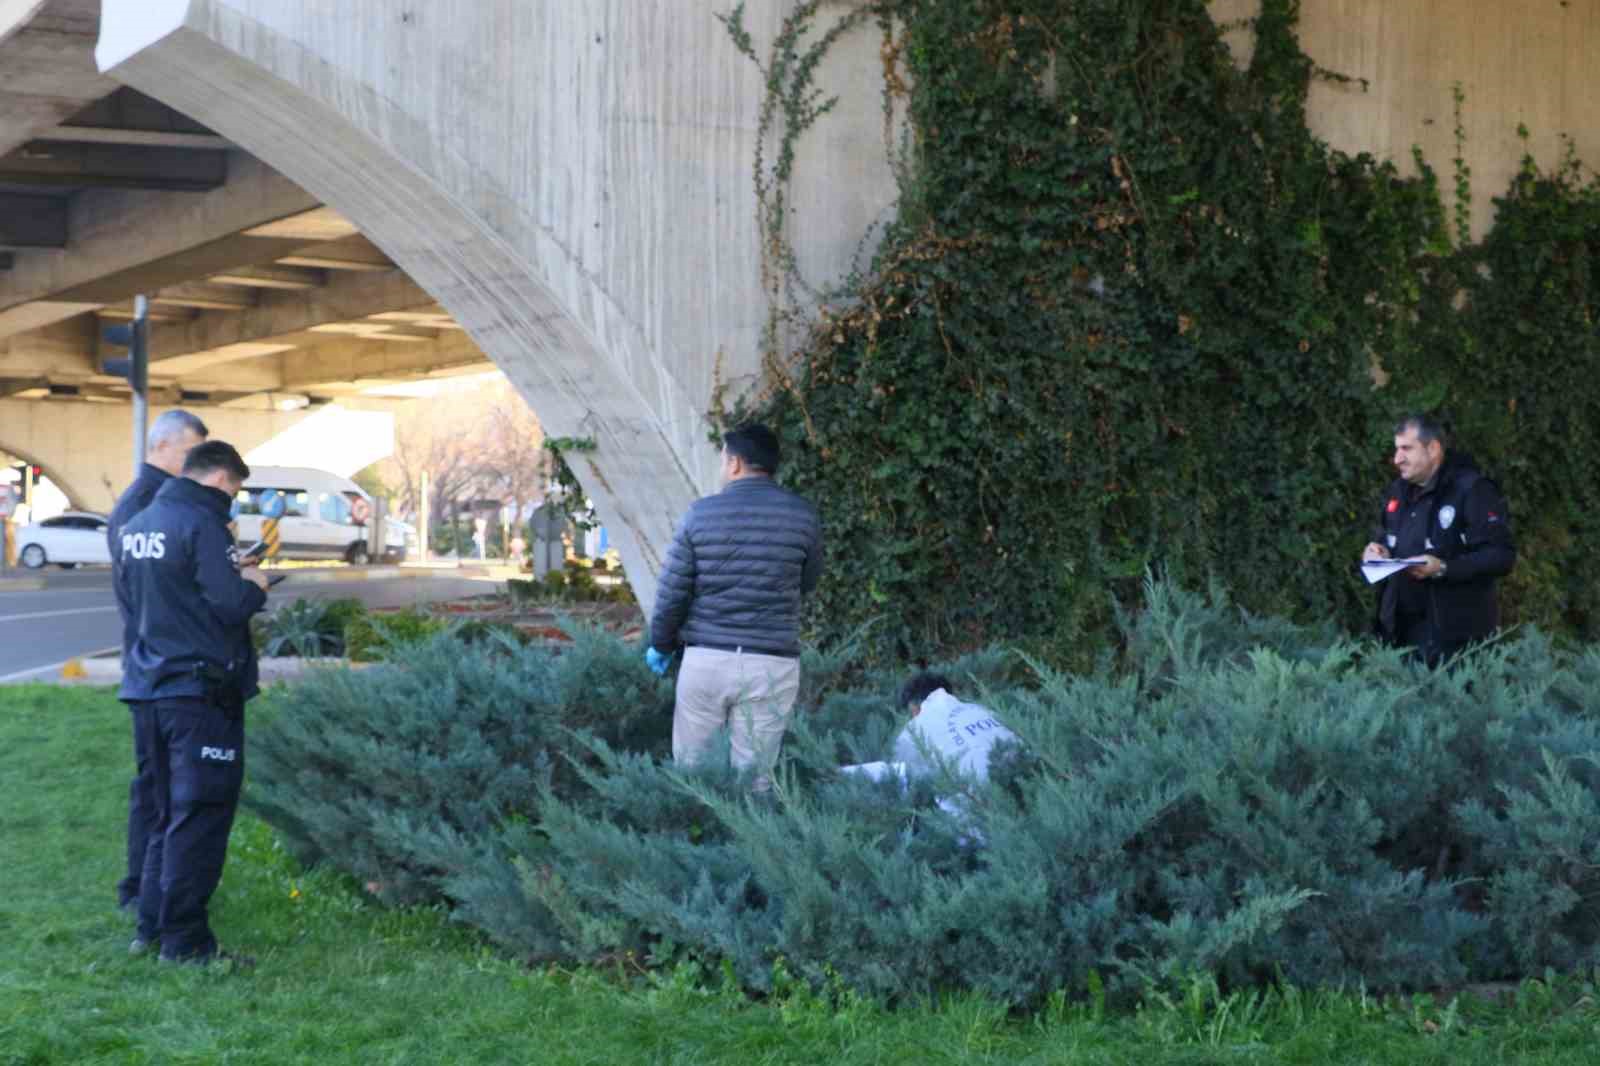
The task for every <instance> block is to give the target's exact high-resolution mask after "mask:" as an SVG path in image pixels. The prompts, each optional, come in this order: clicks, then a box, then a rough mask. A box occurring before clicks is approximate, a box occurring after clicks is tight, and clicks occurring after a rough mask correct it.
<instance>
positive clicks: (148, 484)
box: [106, 463, 172, 661]
mask: <svg viewBox="0 0 1600 1066" xmlns="http://www.w3.org/2000/svg"><path fill="white" fill-rule="evenodd" d="M171 480H172V475H171V474H169V473H167V472H166V471H165V470H163V469H161V468H160V467H159V466H151V465H150V464H149V463H145V464H144V465H143V466H142V467H140V468H139V476H138V477H137V478H135V479H134V481H133V484H132V485H129V486H128V487H127V488H126V489H124V490H123V493H122V495H121V496H119V497H118V498H117V505H116V506H115V507H113V508H112V509H111V519H110V521H108V522H107V523H106V543H107V544H108V545H110V547H111V587H112V588H113V589H114V590H115V591H116V595H117V613H118V614H119V615H121V616H122V658H123V660H124V661H126V660H127V658H128V649H130V648H132V647H133V638H134V636H135V635H136V630H135V629H134V628H133V604H131V603H129V602H128V600H127V597H126V596H125V595H124V594H123V592H122V582H120V581H118V580H117V571H118V570H119V569H120V566H121V563H122V527H123V526H125V525H127V524H128V522H129V521H130V520H132V518H133V517H134V515H137V514H138V513H139V512H140V511H142V510H144V509H145V508H146V507H149V506H150V501H151V500H154V499H155V498H156V493H157V492H159V491H160V490H161V486H162V485H165V484H166V483H167V482H169V481H171Z"/></svg>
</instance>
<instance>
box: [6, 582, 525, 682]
mask: <svg viewBox="0 0 1600 1066" xmlns="http://www.w3.org/2000/svg"><path fill="white" fill-rule="evenodd" d="M288 573H289V574H290V577H289V579H288V580H287V581H285V582H283V583H282V584H280V585H277V586H276V587H274V588H273V590H272V596H271V599H270V600H268V606H269V609H270V607H271V606H272V605H274V604H278V605H281V604H285V603H292V602H294V601H295V600H296V599H301V598H303V599H308V600H318V599H342V598H345V597H350V598H353V599H358V600H360V601H361V602H362V603H365V604H366V605H367V606H368V607H407V606H411V605H414V604H423V603H432V602H435V601H438V600H452V599H457V598H459V597H462V596H475V595H481V594H484V593H487V592H490V591H492V590H493V589H494V586H495V582H493V581H487V580H481V579H480V580H473V579H471V578H460V577H445V576H437V575H434V576H429V575H423V576H418V577H411V576H409V575H408V576H404V577H390V578H384V579H382V580H376V581H327V582H323V581H317V582H311V581H300V582H296V580H295V577H294V572H293V571H288ZM10 576H17V575H16V573H15V572H12V573H11V575H10ZM29 576H33V575H31V574H29ZM45 580H46V581H47V582H48V583H47V585H46V586H45V588H43V589H39V590H29V591H14V592H4V591H0V682H3V681H22V680H27V678H28V675H29V674H33V673H37V672H44V673H48V672H49V671H50V670H52V669H59V667H60V666H61V664H63V663H65V662H66V661H67V660H69V659H73V658H77V657H79V656H86V655H95V654H99V653H102V652H107V651H116V650H117V649H118V646H119V645H120V644H121V642H122V627H121V623H120V622H119V621H118V619H117V603H116V598H115V597H114V596H113V595H112V591H111V571H110V570H109V569H105V568H96V569H84V570H75V571H72V572H70V573H49V574H46V575H45Z"/></svg>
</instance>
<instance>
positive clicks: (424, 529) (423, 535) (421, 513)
mask: <svg viewBox="0 0 1600 1066" xmlns="http://www.w3.org/2000/svg"><path fill="white" fill-rule="evenodd" d="M431 519H432V514H431V512H430V511H429V510H428V472H427V471H426V470H424V471H423V472H422V506H421V507H420V508H418V509H417V551H418V553H419V554H420V555H421V556H422V561H423V562H427V561H428V523H429V522H430V521H431Z"/></svg>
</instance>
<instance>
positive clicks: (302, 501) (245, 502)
mask: <svg viewBox="0 0 1600 1066" xmlns="http://www.w3.org/2000/svg"><path fill="white" fill-rule="evenodd" d="M274 492H279V493H282V494H283V498H284V499H283V504H284V506H283V516H284V517H285V518H288V517H290V516H291V515H295V516H299V517H304V516H305V515H307V514H309V513H310V511H311V502H310V501H311V497H310V495H309V494H308V493H307V492H306V491H305V490H304V489H275V488H272V487H270V486H262V487H257V488H248V489H243V490H241V491H240V492H239V495H238V497H237V499H238V500H239V513H240V514H260V513H261V498H262V497H263V496H266V495H268V494H269V493H274Z"/></svg>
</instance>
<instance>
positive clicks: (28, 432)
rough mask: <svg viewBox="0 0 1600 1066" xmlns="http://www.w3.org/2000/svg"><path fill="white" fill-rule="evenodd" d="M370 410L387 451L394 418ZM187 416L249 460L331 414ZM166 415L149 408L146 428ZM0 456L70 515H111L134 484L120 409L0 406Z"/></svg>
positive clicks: (219, 410)
mask: <svg viewBox="0 0 1600 1066" xmlns="http://www.w3.org/2000/svg"><path fill="white" fill-rule="evenodd" d="M369 406H371V407H373V408H383V409H382V410H378V411H375V412H373V413H374V414H377V415H379V416H380V417H381V418H382V419H385V420H387V425H388V428H389V436H388V442H389V444H390V445H391V446H392V444H393V439H394V437H393V416H392V414H390V413H388V411H387V409H386V408H385V405H382V404H376V403H374V404H370V405H369ZM185 409H186V410H189V411H192V412H193V413H194V414H196V415H198V416H199V417H200V419H201V420H202V421H204V422H205V424H206V428H207V429H209V430H210V431H211V437H212V439H213V440H225V441H227V442H228V443H229V444H232V445H233V446H234V447H236V448H238V449H239V451H240V453H241V454H243V455H245V456H246V458H247V459H248V458H249V456H250V454H251V453H252V452H254V451H256V450H257V449H260V448H263V447H264V446H268V445H271V444H272V443H273V442H274V441H280V440H282V438H283V437H284V436H285V434H287V433H288V432H289V431H290V430H292V429H293V428H294V427H295V426H296V425H298V424H299V423H301V422H303V421H305V420H306V419H307V418H321V417H326V415H327V414H328V413H329V412H330V411H331V409H330V408H327V407H319V408H311V409H301V410H298V411H287V412H285V411H254V410H234V409H231V408H225V407H195V406H188V407H186V408H185ZM165 410H167V408H165V407H156V406H152V407H151V409H150V420H151V421H152V422H154V421H155V419H156V416H157V415H159V414H161V412H163V411H165ZM0 452H6V453H9V454H11V455H14V456H16V457H17V458H19V459H22V460H23V461H25V462H30V463H35V464H37V465H38V466H40V467H41V468H42V469H43V471H44V475H45V476H46V477H48V478H49V479H50V480H51V481H52V482H54V483H55V485H56V487H57V488H59V489H60V490H61V491H62V493H64V494H65V495H66V497H67V499H68V500H70V501H71V503H72V505H73V506H74V507H80V508H83V509H85V510H90V511H100V512H102V513H108V512H110V510H111V506H112V504H114V503H116V500H117V496H118V495H119V494H121V492H122V490H123V489H125V488H127V486H128V483H129V482H130V481H132V480H133V409H132V408H131V407H128V406H126V405H123V404H97V403H40V402H37V401H29V400H0ZM299 465H304V464H299ZM363 465H365V464H363Z"/></svg>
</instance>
